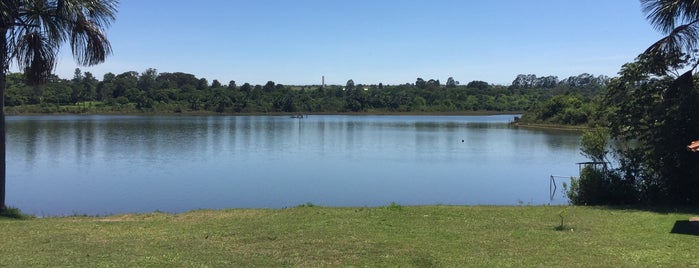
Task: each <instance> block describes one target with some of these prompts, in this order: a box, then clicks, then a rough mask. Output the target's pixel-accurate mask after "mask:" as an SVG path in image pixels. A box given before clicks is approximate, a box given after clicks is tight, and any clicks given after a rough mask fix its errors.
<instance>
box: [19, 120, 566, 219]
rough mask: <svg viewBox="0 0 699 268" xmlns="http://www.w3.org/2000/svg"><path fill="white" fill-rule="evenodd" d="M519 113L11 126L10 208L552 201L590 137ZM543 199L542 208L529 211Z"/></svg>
mask: <svg viewBox="0 0 699 268" xmlns="http://www.w3.org/2000/svg"><path fill="white" fill-rule="evenodd" d="M510 118H511V116H485V117H453V116H310V117H308V118H304V119H291V118H288V117H285V116H43V117H22V116H18V117H9V118H8V121H7V122H8V201H9V203H10V204H11V205H13V206H18V207H21V208H22V209H23V210H26V211H28V212H30V213H35V214H45V215H63V214H72V213H88V214H105V213H121V212H142V211H152V210H156V209H159V210H163V211H171V212H180V211H186V210H190V209H196V208H224V207H285V206H294V205H297V204H301V203H305V202H313V203H316V204H321V205H331V206H365V205H368V206H373V205H385V204H387V203H390V202H399V203H401V204H406V205H409V204H435V203H440V204H517V202H518V201H519V200H524V201H525V202H533V203H535V204H542V203H546V202H548V200H547V197H548V192H547V191H548V188H547V187H548V184H547V182H548V181H547V180H546V179H547V178H548V176H549V175H551V174H559V175H560V174H563V175H568V174H570V175H574V174H572V173H574V172H577V169H576V166H575V165H574V164H573V163H575V162H577V161H579V160H580V159H579V158H580V156H579V154H578V153H577V146H578V143H579V133H577V132H570V131H566V132H555V131H542V130H529V129H521V128H513V127H510V126H509V125H508V124H507V122H508V121H509V119H510ZM530 200H531V201H530Z"/></svg>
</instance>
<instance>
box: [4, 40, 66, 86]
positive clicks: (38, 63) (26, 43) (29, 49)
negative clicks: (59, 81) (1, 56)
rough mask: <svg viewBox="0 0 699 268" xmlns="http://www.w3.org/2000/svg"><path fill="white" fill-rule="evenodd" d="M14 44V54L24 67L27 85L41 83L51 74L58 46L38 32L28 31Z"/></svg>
mask: <svg viewBox="0 0 699 268" xmlns="http://www.w3.org/2000/svg"><path fill="white" fill-rule="evenodd" d="M19 41H20V42H21V45H15V53H14V56H15V58H16V60H17V64H18V65H19V66H20V68H22V69H24V73H25V78H26V80H27V83H28V84H29V85H36V84H41V83H43V82H44V81H46V79H48V78H49V77H50V76H51V71H52V70H53V68H54V66H55V65H56V52H57V50H58V46H57V45H56V43H55V42H52V41H51V40H49V39H48V38H46V36H44V35H42V34H41V33H39V32H29V33H26V34H25V35H24V36H22V37H21V38H20V40H19Z"/></svg>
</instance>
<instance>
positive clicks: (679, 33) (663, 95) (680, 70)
mask: <svg viewBox="0 0 699 268" xmlns="http://www.w3.org/2000/svg"><path fill="white" fill-rule="evenodd" d="M641 4H642V7H643V11H644V12H645V13H646V15H647V19H648V20H649V21H650V23H651V24H652V25H653V26H654V27H655V28H656V29H658V30H660V31H661V32H662V33H663V34H666V36H665V37H663V38H661V39H660V40H658V41H657V42H655V43H653V44H652V45H650V46H649V47H648V49H646V50H645V51H644V52H643V53H641V54H640V55H639V56H638V57H637V58H636V61H635V62H632V63H627V64H625V65H624V66H623V67H622V69H621V71H620V72H619V74H620V76H619V77H618V78H615V79H612V80H611V81H610V82H609V86H608V90H609V91H608V93H607V95H606V99H605V102H606V104H607V105H608V106H609V107H611V109H612V112H611V113H610V114H609V125H610V133H611V135H612V137H614V138H615V139H616V140H618V141H619V144H620V146H617V148H615V152H616V154H617V155H618V156H619V162H620V167H619V172H621V173H622V174H623V176H624V177H628V178H633V179H634V180H635V181H636V182H637V185H638V188H639V189H638V190H639V191H640V194H641V196H642V199H643V200H644V201H646V202H653V203H674V204H683V205H691V204H699V155H697V154H695V153H691V152H688V151H687V150H686V146H687V145H688V144H689V143H690V142H691V141H692V140H696V139H697V138H699V125H698V124H696V123H694V122H699V91H698V90H697V88H696V86H695V81H694V70H695V69H696V67H697V64H699V63H698V62H699V57H698V55H697V54H696V53H697V52H696V50H697V48H699V5H696V4H694V2H693V1H687V0H665V1H657V0H656V1H651V0H642V1H641Z"/></svg>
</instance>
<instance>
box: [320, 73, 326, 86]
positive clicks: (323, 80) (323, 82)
mask: <svg viewBox="0 0 699 268" xmlns="http://www.w3.org/2000/svg"><path fill="white" fill-rule="evenodd" d="M320 88H325V75H323V78H322V84H321V87H320Z"/></svg>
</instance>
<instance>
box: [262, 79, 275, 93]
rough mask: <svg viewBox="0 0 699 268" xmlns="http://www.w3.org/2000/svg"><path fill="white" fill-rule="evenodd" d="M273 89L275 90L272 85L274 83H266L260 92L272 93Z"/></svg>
mask: <svg viewBox="0 0 699 268" xmlns="http://www.w3.org/2000/svg"><path fill="white" fill-rule="evenodd" d="M274 88H275V83H274V81H267V83H266V84H265V86H264V87H263V88H262V90H263V91H264V92H267V93H269V92H272V91H273V90H274Z"/></svg>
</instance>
